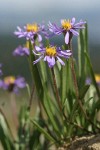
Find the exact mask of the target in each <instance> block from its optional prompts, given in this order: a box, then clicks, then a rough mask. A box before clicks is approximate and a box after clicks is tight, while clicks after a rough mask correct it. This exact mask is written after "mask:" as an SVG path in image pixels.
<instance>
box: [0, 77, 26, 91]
mask: <svg viewBox="0 0 100 150" xmlns="http://www.w3.org/2000/svg"><path fill="white" fill-rule="evenodd" d="M25 86H26V82H25V79H24V78H23V77H17V78H15V77H14V76H7V77H5V78H4V79H3V80H0V88H3V89H4V90H7V91H9V92H14V93H18V91H19V88H24V87H25Z"/></svg>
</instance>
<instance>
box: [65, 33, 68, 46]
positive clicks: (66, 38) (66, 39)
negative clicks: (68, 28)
mask: <svg viewBox="0 0 100 150" xmlns="http://www.w3.org/2000/svg"><path fill="white" fill-rule="evenodd" d="M65 43H66V44H68V43H69V32H67V33H66V35H65Z"/></svg>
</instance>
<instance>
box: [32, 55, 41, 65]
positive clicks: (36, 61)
mask: <svg viewBox="0 0 100 150" xmlns="http://www.w3.org/2000/svg"><path fill="white" fill-rule="evenodd" d="M42 58H43V55H41V56H40V57H39V58H38V59H36V60H35V61H33V64H36V63H38V62H39V61H40V60H41V59H42Z"/></svg>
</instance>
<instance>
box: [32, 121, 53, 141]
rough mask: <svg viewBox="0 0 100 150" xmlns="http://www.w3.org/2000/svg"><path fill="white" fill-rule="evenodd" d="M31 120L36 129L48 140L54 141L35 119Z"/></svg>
mask: <svg viewBox="0 0 100 150" xmlns="http://www.w3.org/2000/svg"><path fill="white" fill-rule="evenodd" d="M31 121H32V123H33V124H34V125H35V126H36V127H37V129H38V130H39V131H40V132H41V133H43V134H44V135H45V137H46V138H47V139H48V140H50V141H52V142H56V141H55V139H54V138H53V137H51V136H50V134H48V133H47V132H46V131H45V130H44V129H43V128H42V127H41V126H40V125H39V124H37V122H36V121H35V120H31Z"/></svg>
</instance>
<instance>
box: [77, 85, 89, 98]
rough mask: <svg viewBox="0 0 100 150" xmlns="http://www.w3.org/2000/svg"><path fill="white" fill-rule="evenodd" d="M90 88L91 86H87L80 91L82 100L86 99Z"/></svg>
mask: <svg viewBox="0 0 100 150" xmlns="http://www.w3.org/2000/svg"><path fill="white" fill-rule="evenodd" d="M89 87H90V85H85V86H84V87H82V88H81V90H80V91H79V98H80V99H83V98H84V97H85V94H86V93H87V91H88V89H89Z"/></svg>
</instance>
